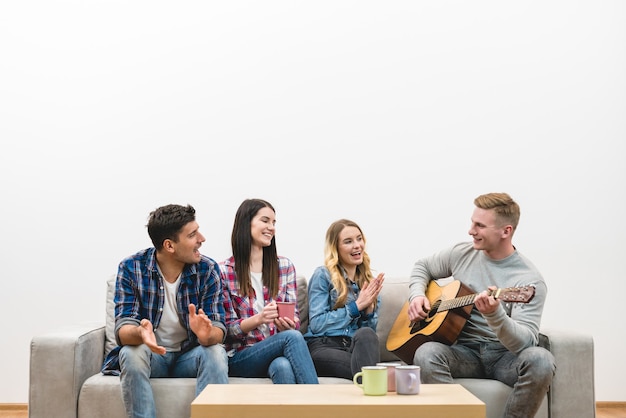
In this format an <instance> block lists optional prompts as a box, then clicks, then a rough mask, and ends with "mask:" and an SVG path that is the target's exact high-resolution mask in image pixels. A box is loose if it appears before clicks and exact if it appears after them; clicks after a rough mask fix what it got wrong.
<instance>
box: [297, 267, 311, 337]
mask: <svg viewBox="0 0 626 418" xmlns="http://www.w3.org/2000/svg"><path fill="white" fill-rule="evenodd" d="M296 286H297V292H298V316H299V318H300V332H302V333H303V334H304V333H306V330H307V328H308V326H309V295H308V287H307V280H306V277H304V276H298V277H297V278H296Z"/></svg>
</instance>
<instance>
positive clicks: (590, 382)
mask: <svg viewBox="0 0 626 418" xmlns="http://www.w3.org/2000/svg"><path fill="white" fill-rule="evenodd" d="M539 345H541V346H542V347H545V348H547V349H548V350H550V352H551V353H552V354H553V355H554V358H555V360H556V374H555V376H554V380H553V381H552V386H551V387H550V391H549V392H548V398H549V408H550V417H551V418H576V417H580V418H583V417H584V418H593V417H595V416H596V412H595V411H596V401H595V385H594V353H593V338H592V337H591V336H590V335H585V334H580V333H575V332H570V331H563V330H556V329H542V330H541V334H540V338H539Z"/></svg>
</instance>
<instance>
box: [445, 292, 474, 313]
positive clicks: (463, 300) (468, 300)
mask: <svg viewBox="0 0 626 418" xmlns="http://www.w3.org/2000/svg"><path fill="white" fill-rule="evenodd" d="M476 296H478V293H472V294H471V295H465V296H460V297H458V298H453V299H448V300H442V301H441V303H440V304H439V308H438V309H437V311H438V312H441V311H449V310H450V309H456V308H462V307H463V306H467V305H471V304H473V303H474V300H475V299H476Z"/></svg>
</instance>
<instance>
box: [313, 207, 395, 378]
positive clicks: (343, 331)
mask: <svg viewBox="0 0 626 418" xmlns="http://www.w3.org/2000/svg"><path fill="white" fill-rule="evenodd" d="M365 242H366V240H365V236H364V235H363V232H362V230H361V228H360V227H359V226H358V225H357V224H356V223H355V222H353V221H350V220H347V219H340V220H338V221H336V222H333V223H332V224H331V225H330V227H329V228H328V231H326V241H325V245H324V256H325V257H324V258H325V260H324V266H320V267H318V268H317V269H315V271H314V272H313V275H312V276H311V279H310V280H309V283H308V292H309V293H308V299H309V327H308V330H307V333H306V334H305V335H304V337H305V338H306V340H307V344H308V347H309V351H310V352H311V357H312V358H313V363H314V364H315V369H316V370H317V374H318V376H334V377H343V378H345V379H352V377H353V376H354V374H355V373H357V372H359V371H361V367H363V366H374V365H376V363H378V362H379V361H380V351H379V346H378V336H377V335H376V325H377V323H378V309H379V307H380V296H379V293H380V290H381V289H382V285H383V281H384V273H380V274H378V276H376V277H374V276H373V275H372V272H371V270H370V258H369V256H368V255H367V252H366V251H365Z"/></svg>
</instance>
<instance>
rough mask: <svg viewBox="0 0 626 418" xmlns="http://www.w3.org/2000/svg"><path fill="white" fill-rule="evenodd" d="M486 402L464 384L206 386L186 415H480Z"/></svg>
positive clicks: (396, 417)
mask: <svg viewBox="0 0 626 418" xmlns="http://www.w3.org/2000/svg"><path fill="white" fill-rule="evenodd" d="M485 415H486V407H485V404H484V403H483V402H482V401H480V399H478V398H477V397H475V396H474V395H472V394H471V393H470V392H468V391H467V390H466V389H465V388H464V387H463V386H461V385H457V384H449V385H425V384H422V385H421V389H420V393H419V395H397V394H396V393H395V392H389V393H388V394H387V395H385V396H365V395H364V394H363V391H362V390H361V389H360V388H358V387H357V386H355V385H353V384H322V385H271V384H239V385H208V386H207V387H206V388H205V389H204V390H203V391H202V393H201V394H200V395H198V397H197V398H196V399H195V400H194V401H193V402H192V403H191V418H209V417H210V418H233V417H255V418H280V417H289V418H332V417H359V418H383V417H394V418H402V417H407V418H409V417H410V418H415V417H417V416H423V417H431V418H436V417H446V418H485Z"/></svg>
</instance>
